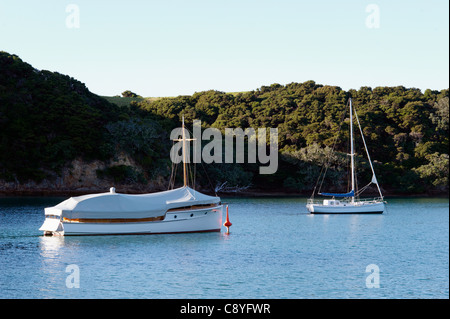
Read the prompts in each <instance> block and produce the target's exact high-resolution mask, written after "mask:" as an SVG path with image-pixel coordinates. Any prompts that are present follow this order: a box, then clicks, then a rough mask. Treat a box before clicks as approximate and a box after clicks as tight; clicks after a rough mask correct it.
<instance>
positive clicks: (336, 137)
mask: <svg viewBox="0 0 450 319" xmlns="http://www.w3.org/2000/svg"><path fill="white" fill-rule="evenodd" d="M348 104H349V101H347V104H346V106H348ZM346 114H347V107H345V108H344V111H343V112H342V118H341V121H340V124H339V129H338V134H336V136H335V138H334V142H333V147H332V149H331V152H330V153H329V154H328V156H327V157H326V158H325V159H324V164H323V165H322V169H321V170H320V174H319V177H318V178H317V182H316V185H315V186H314V189H313V195H312V197H314V193H315V191H316V187H317V184H318V183H319V180H320V177H321V176H322V172H323V170H324V168H325V172H324V173H323V177H322V181H321V182H320V186H319V190H318V192H319V193H320V191H321V190H322V184H323V181H324V180H325V176H326V174H327V170H328V166H329V165H327V164H329V159H330V157H331V154H333V153H334V149H335V147H336V143H337V140H338V137H339V135H340V133H341V128H342V123H343V122H344V119H345V115H346Z"/></svg>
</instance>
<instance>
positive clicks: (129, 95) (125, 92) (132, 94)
mask: <svg viewBox="0 0 450 319" xmlns="http://www.w3.org/2000/svg"><path fill="white" fill-rule="evenodd" d="M122 96H123V97H139V95H137V94H136V93H134V92H131V91H130V90H126V91H123V92H122Z"/></svg>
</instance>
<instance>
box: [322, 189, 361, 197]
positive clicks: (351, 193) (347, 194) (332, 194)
mask: <svg viewBox="0 0 450 319" xmlns="http://www.w3.org/2000/svg"><path fill="white" fill-rule="evenodd" d="M319 195H322V196H333V197H353V196H355V191H354V190H352V191H351V192H349V193H345V194H342V193H338V194H334V193H319Z"/></svg>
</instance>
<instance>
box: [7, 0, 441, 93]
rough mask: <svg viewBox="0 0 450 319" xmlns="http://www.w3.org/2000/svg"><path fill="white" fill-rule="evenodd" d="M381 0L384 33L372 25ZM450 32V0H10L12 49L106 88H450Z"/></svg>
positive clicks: (46, 66) (115, 90)
mask: <svg viewBox="0 0 450 319" xmlns="http://www.w3.org/2000/svg"><path fill="white" fill-rule="evenodd" d="M69 4H75V5H77V6H78V8H79V22H80V24H79V28H68V27H67V25H66V19H67V18H68V16H69V15H70V14H72V13H73V12H69V13H67V12H66V7H67V5H69ZM370 4H375V5H376V6H377V8H378V9H379V20H378V21H379V25H378V26H379V27H378V28H369V27H368V26H367V24H366V20H367V18H368V16H369V15H371V14H374V11H371V12H366V8H367V6H368V5H370ZM371 17H374V16H373V15H372V16H371ZM71 21H72V20H71ZM371 21H374V20H371ZM448 39H449V2H448V1H447V0H416V1H414V0H413V1H404V0H395V1H378V0H369V1H364V0H340V1H335V0H333V1H332V0H329V1H328V0H318V1H300V0H297V1H294V0H290V1H288V0H277V1H266V0H239V1H236V0H227V1H225V0H208V1H206V0H192V1H190V0H183V1H182V0H164V1H163V0H159V1H144V0H128V1H114V0H109V1H103V0H90V1H87V0H86V1H85V0H69V1H63V0H52V1H50V0H48V1H46V0H42V1H23V0H14V1H11V0H8V1H7V0H0V50H3V51H7V52H9V53H12V54H17V55H18V56H20V57H21V58H22V59H23V60H24V61H26V62H28V63H30V64H31V65H33V66H34V67H36V68H38V69H46V70H50V71H57V72H60V73H63V74H68V75H70V76H72V77H74V78H76V79H78V80H80V81H81V82H83V83H85V84H86V85H87V87H88V88H89V89H90V90H91V91H92V92H94V93H96V94H100V95H117V94H120V93H121V92H123V91H124V90H128V89H129V90H131V91H134V92H136V93H138V94H140V95H142V96H176V95H181V94H192V93H194V92H198V91H204V90H209V89H214V90H220V91H226V92H233V91H246V90H254V89H256V88H258V87H260V86H262V85H270V84H272V83H280V84H287V83H290V82H304V81H307V80H314V81H316V82H317V83H320V84H324V85H337V86H340V87H341V88H343V89H345V90H348V89H350V88H354V89H358V88H360V87H361V86H371V87H373V88H374V87H377V86H396V85H403V86H405V87H416V88H420V89H422V90H425V89H427V88H431V89H434V90H441V89H444V88H448V87H449V40H448Z"/></svg>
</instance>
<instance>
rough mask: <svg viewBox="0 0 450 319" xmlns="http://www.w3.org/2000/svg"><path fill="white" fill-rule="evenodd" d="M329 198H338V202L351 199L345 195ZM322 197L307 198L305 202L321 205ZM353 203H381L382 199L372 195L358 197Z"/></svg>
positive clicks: (350, 200) (349, 201) (348, 201)
mask: <svg viewBox="0 0 450 319" xmlns="http://www.w3.org/2000/svg"><path fill="white" fill-rule="evenodd" d="M330 200H338V201H339V202H340V203H351V202H352V199H351V198H350V197H346V198H342V199H341V198H339V199H335V198H334V197H333V198H332V199H331V198H330ZM323 201H324V198H321V199H318V198H308V200H307V204H314V205H323V204H324V203H323ZM354 202H355V203H364V204H369V203H381V202H384V199H383V198H381V197H372V198H358V199H355V200H354Z"/></svg>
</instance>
